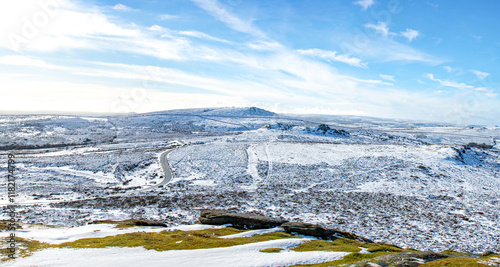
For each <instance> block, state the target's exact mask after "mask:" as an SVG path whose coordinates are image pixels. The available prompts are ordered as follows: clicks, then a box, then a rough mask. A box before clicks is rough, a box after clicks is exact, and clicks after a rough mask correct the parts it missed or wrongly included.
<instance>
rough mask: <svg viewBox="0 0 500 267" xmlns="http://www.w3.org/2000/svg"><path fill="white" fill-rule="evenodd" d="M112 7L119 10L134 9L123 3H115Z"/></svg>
mask: <svg viewBox="0 0 500 267" xmlns="http://www.w3.org/2000/svg"><path fill="white" fill-rule="evenodd" d="M112 9H114V10H120V11H132V10H134V9H133V8H131V7H128V6H126V5H123V4H116V5H115V6H113V7H112Z"/></svg>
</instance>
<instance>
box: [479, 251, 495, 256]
mask: <svg viewBox="0 0 500 267" xmlns="http://www.w3.org/2000/svg"><path fill="white" fill-rule="evenodd" d="M493 254H495V252H493V251H489V250H486V251H485V252H483V254H481V256H483V257H487V256H491V255H493Z"/></svg>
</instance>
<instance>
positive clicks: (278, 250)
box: [259, 248, 283, 253]
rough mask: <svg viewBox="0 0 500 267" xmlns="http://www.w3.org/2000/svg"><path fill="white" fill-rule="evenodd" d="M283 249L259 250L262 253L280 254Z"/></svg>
mask: <svg viewBox="0 0 500 267" xmlns="http://www.w3.org/2000/svg"><path fill="white" fill-rule="evenodd" d="M282 250H283V249H282V248H266V249H261V250H259V251H260V252H265V253H278V252H280V251H282Z"/></svg>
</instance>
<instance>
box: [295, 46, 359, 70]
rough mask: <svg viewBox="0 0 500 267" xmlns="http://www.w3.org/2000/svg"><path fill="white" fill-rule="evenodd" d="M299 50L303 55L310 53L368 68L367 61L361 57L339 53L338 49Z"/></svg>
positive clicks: (314, 55) (329, 59) (310, 54)
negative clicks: (363, 60)
mask: <svg viewBox="0 0 500 267" xmlns="http://www.w3.org/2000/svg"><path fill="white" fill-rule="evenodd" d="M297 52H299V53H301V54H303V55H308V56H313V57H317V58H321V59H325V60H328V61H337V62H342V63H345V64H348V65H351V66H355V67H362V68H366V66H367V63H365V62H362V61H361V59H359V58H355V57H350V56H348V55H341V54H340V55H339V54H338V53H337V52H336V51H325V50H321V49H317V48H314V49H307V50H297Z"/></svg>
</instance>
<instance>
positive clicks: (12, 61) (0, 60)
mask: <svg viewBox="0 0 500 267" xmlns="http://www.w3.org/2000/svg"><path fill="white" fill-rule="evenodd" d="M0 64H3V65H15V66H29V67H37V68H43V69H65V67H62V66H57V65H53V64H49V63H47V62H45V61H43V60H40V59H34V58H30V57H26V56H19V55H15V56H3V57H0Z"/></svg>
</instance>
